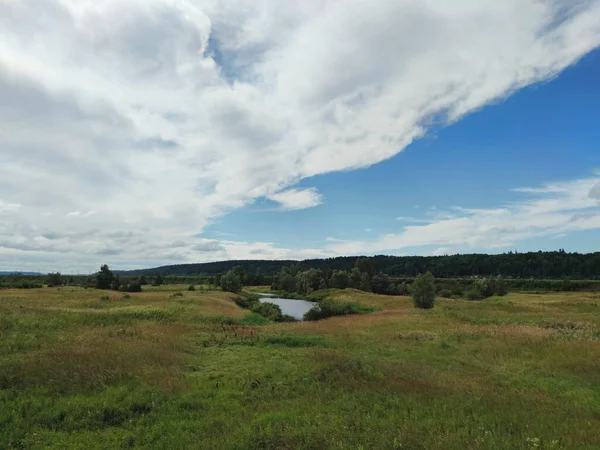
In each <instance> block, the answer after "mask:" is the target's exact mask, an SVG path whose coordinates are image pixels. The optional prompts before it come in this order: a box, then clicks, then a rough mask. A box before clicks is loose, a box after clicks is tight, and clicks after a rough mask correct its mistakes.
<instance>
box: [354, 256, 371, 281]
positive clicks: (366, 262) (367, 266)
mask: <svg viewBox="0 0 600 450" xmlns="http://www.w3.org/2000/svg"><path fill="white" fill-rule="evenodd" d="M354 267H355V268H357V269H358V271H359V272H361V273H368V274H369V276H370V277H372V276H373V272H374V271H375V269H374V265H373V260H372V259H371V258H366V257H362V258H358V259H357V260H356V262H355V263H354Z"/></svg>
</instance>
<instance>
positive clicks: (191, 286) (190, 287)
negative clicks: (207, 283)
mask: <svg viewBox="0 0 600 450" xmlns="http://www.w3.org/2000/svg"><path fill="white" fill-rule="evenodd" d="M187 290H188V291H190V292H193V291H195V290H196V288H195V286H194V285H193V284H190V286H189V287H188V289H187Z"/></svg>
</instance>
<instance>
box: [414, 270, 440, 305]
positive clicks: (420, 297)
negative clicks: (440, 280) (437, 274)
mask: <svg viewBox="0 0 600 450" xmlns="http://www.w3.org/2000/svg"><path fill="white" fill-rule="evenodd" d="M411 294H412V298H413V303H414V305H415V307H416V308H421V309H431V308H433V306H434V305H435V279H434V278H433V275H432V274H431V273H430V272H427V273H424V274H421V275H419V276H417V278H416V279H415V281H414V283H413V284H412V286H411Z"/></svg>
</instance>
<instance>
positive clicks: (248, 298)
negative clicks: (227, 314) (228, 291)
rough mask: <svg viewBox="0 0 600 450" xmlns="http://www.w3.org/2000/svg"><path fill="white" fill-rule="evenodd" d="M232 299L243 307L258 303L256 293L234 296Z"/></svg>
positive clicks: (246, 307)
mask: <svg viewBox="0 0 600 450" xmlns="http://www.w3.org/2000/svg"><path fill="white" fill-rule="evenodd" d="M233 301H234V302H235V304H236V305H238V306H239V307H240V308H244V309H252V307H253V306H254V305H256V304H257V303H260V301H259V297H258V295H255V294H250V295H245V296H243V297H236V298H234V299H233Z"/></svg>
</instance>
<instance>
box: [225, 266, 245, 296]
mask: <svg viewBox="0 0 600 450" xmlns="http://www.w3.org/2000/svg"><path fill="white" fill-rule="evenodd" d="M221 289H223V290H224V291H227V292H236V293H237V292H240V291H241V290H242V280H241V279H240V277H239V275H236V273H235V272H234V271H233V270H230V271H229V272H227V273H226V274H225V275H223V276H222V277H221Z"/></svg>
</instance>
